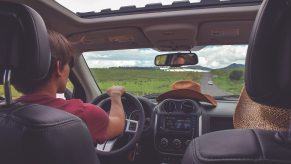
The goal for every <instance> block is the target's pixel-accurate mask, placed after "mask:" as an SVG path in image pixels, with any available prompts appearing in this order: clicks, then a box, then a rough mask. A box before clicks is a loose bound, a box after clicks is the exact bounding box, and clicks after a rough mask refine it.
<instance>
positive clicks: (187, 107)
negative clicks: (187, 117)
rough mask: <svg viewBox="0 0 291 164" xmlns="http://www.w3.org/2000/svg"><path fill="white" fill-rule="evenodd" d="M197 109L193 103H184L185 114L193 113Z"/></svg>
mask: <svg viewBox="0 0 291 164" xmlns="http://www.w3.org/2000/svg"><path fill="white" fill-rule="evenodd" d="M194 109H195V105H194V104H193V103H192V102H191V101H185V102H183V103H182V111H183V112H184V113H191V112H193V111H194Z"/></svg>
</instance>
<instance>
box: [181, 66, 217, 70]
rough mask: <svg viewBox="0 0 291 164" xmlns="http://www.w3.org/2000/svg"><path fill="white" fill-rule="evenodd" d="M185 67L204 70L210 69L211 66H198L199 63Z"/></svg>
mask: <svg viewBox="0 0 291 164" xmlns="http://www.w3.org/2000/svg"><path fill="white" fill-rule="evenodd" d="M186 68H190V69H199V70H204V71H210V70H212V69H211V68H208V67H203V66H200V65H193V66H187V67H186Z"/></svg>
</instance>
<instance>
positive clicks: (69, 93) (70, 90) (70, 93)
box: [57, 80, 74, 100]
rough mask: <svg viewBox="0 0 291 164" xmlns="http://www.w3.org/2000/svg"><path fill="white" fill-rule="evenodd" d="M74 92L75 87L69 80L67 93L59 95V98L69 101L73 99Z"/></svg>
mask: <svg viewBox="0 0 291 164" xmlns="http://www.w3.org/2000/svg"><path fill="white" fill-rule="evenodd" d="M73 91H74V85H73V83H72V82H71V81H70V80H68V82H67V86H66V90H65V92H64V93H57V98H62V99H66V100H69V99H71V98H73Z"/></svg>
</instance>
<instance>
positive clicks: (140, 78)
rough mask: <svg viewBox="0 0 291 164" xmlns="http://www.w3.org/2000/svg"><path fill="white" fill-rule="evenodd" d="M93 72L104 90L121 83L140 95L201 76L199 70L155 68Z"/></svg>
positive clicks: (113, 69)
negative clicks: (179, 70)
mask: <svg viewBox="0 0 291 164" xmlns="http://www.w3.org/2000/svg"><path fill="white" fill-rule="evenodd" d="M91 72H92V74H93V76H94V77H95V79H96V81H98V85H99V87H100V88H101V90H102V91H106V89H107V88H109V87H110V86H112V85H121V86H124V87H125V88H126V91H127V92H129V93H132V94H134V95H139V96H141V95H148V94H159V93H163V92H166V91H168V90H170V85H171V84H172V83H173V82H175V81H178V80H195V81H198V80H199V79H200V78H201V73H198V72H170V71H163V70H160V69H153V68H152V69H140V68H136V69H132V68H131V69H127V68H110V69H107V68H92V69H91Z"/></svg>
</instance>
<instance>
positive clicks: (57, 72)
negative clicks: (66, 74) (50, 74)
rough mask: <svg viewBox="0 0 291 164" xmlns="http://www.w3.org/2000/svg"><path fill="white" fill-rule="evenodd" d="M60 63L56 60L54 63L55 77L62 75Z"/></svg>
mask: <svg viewBox="0 0 291 164" xmlns="http://www.w3.org/2000/svg"><path fill="white" fill-rule="evenodd" d="M62 70H63V69H62V64H61V62H60V61H59V60H58V61H57V62H56V65H55V74H56V76H57V77H61V76H62Z"/></svg>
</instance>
